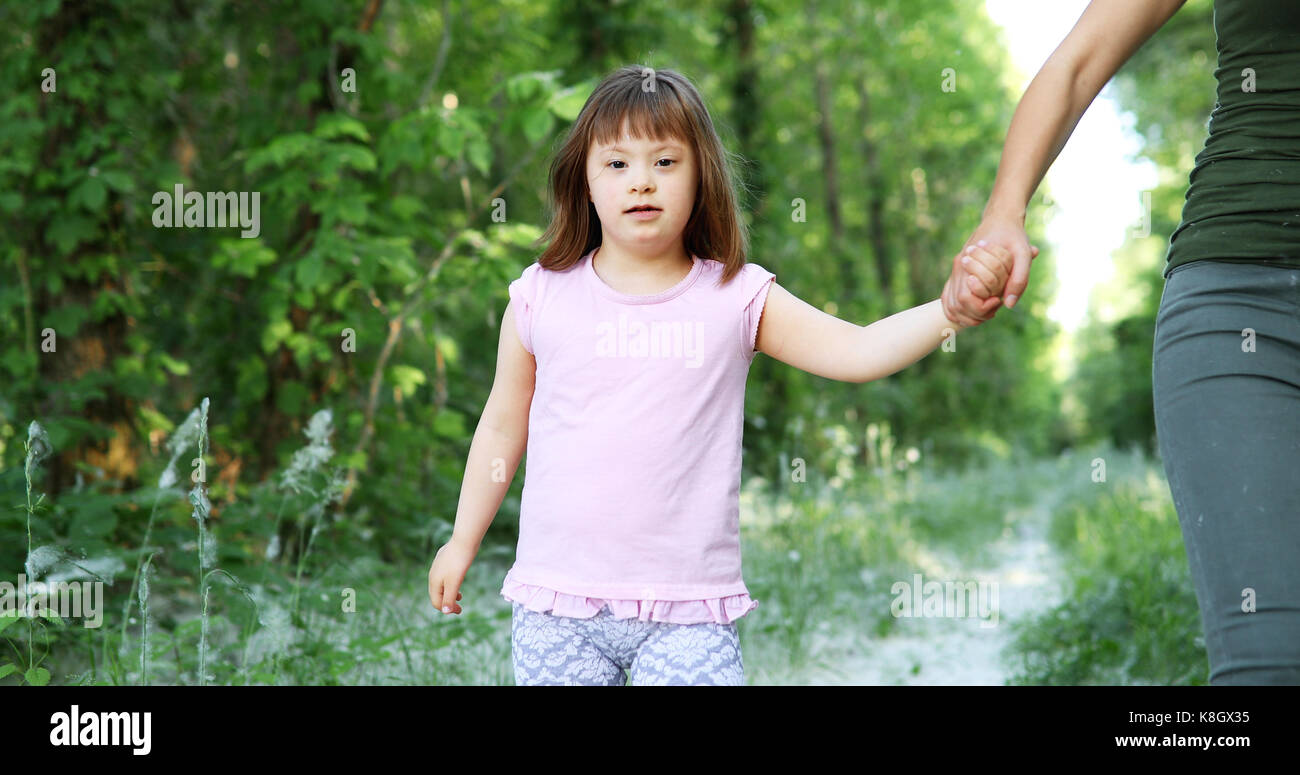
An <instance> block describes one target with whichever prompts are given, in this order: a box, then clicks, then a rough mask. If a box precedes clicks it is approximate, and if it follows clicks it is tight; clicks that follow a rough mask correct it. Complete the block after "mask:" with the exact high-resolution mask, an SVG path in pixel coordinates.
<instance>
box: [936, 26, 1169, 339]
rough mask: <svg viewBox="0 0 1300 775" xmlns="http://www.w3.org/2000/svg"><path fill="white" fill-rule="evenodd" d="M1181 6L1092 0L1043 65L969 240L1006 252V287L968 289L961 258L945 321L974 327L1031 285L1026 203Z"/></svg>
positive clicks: (947, 294) (947, 289) (946, 294)
mask: <svg viewBox="0 0 1300 775" xmlns="http://www.w3.org/2000/svg"><path fill="white" fill-rule="evenodd" d="M1185 2H1186V0H1092V2H1091V3H1089V4H1088V7H1087V8H1085V9H1084V11H1083V14H1082V15H1081V16H1080V17H1079V21H1078V22H1076V23H1075V25H1074V28H1073V29H1072V30H1070V34H1069V35H1067V36H1066V38H1065V40H1064V41H1062V42H1061V45H1060V46H1058V47H1057V48H1056V50H1055V51H1053V52H1052V55H1051V56H1050V57H1048V58H1047V61H1046V62H1044V63H1043V66H1042V67H1041V68H1040V69H1039V71H1038V74H1037V75H1035V76H1034V79H1033V80H1032V81H1030V83H1029V87H1028V88H1027V89H1025V94H1024V96H1023V97H1021V98H1020V104H1019V105H1017V106H1016V112H1015V114H1014V115H1013V116H1012V118H1011V126H1010V128H1009V129H1008V130H1007V139H1006V143H1005V144H1004V145H1003V148H1002V159H1001V162H1000V163H999V165H998V173H997V178H996V179H995V181H994V184H993V192H992V194H991V195H990V196H989V200H988V204H987V205H986V206H985V208H984V215H983V220H982V222H981V223H980V225H979V228H977V229H976V230H975V232H974V233H973V234H972V235H971V237H970V239H968V240H967V241H966V244H967V245H973V244H975V242H976V241H977V240H981V239H983V240H987V241H988V242H989V243H990V244H993V245H998V246H1000V247H1003V248H1006V249H1007V250H1010V251H1011V252H1012V254H1013V256H1014V260H1015V268H1014V269H1013V270H1012V272H1011V277H1010V279H1009V280H1008V281H1007V284H1006V288H1005V289H999V292H998V293H997V294H995V295H993V296H990V297H987V298H985V297H983V295H982V294H978V293H974V292H972V291H971V290H970V288H968V287H967V284H966V277H967V275H968V272H967V271H966V269H965V268H963V267H962V265H961V264H960V263H958V262H959V260H960V258H961V256H962V255H963V254H962V253H958V254H957V256H956V257H955V258H954V259H953V267H952V274H951V276H950V278H949V282H948V284H947V285H945V286H944V291H943V296H942V299H943V309H944V312H945V313H946V314H947V315H948V316H949V317H950V318H952V319H953V320H956V321H959V322H961V323H962V324H963V325H968V326H970V325H979V323H980V322H982V321H984V320H988V319H989V318H991V317H992V316H993V314H994V312H995V311H996V310H997V307H998V306H999V304H1000V303H1001V300H1000V299H998V298H997V296H999V295H1002V294H1003V293H1005V299H1006V305H1007V306H1008V307H1014V306H1015V300H1016V297H1019V296H1020V295H1021V294H1022V293H1024V291H1025V287H1026V286H1027V285H1028V283H1029V265H1030V260H1031V259H1032V257H1033V255H1034V254H1033V250H1032V249H1031V248H1030V246H1029V242H1028V240H1027V239H1026V237H1025V228H1024V224H1025V209H1026V207H1028V203H1029V199H1030V197H1032V196H1033V195H1034V192H1035V191H1036V190H1038V185H1039V183H1041V182H1042V180H1043V176H1044V175H1046V174H1047V170H1048V168H1049V167H1051V166H1052V162H1054V161H1056V157H1057V155H1058V154H1060V152H1061V149H1062V148H1064V147H1065V143H1066V141H1067V140H1069V139H1070V135H1071V134H1072V133H1073V132H1074V128H1075V126H1077V125H1078V123H1079V119H1080V118H1082V117H1083V114H1084V112H1085V111H1087V110H1088V106H1089V105H1091V104H1092V101H1093V100H1094V99H1095V98H1096V97H1097V94H1098V93H1099V92H1100V91H1101V88H1102V87H1103V86H1105V85H1106V83H1107V82H1108V81H1110V79H1111V78H1112V77H1113V76H1114V75H1115V73H1116V72H1117V71H1118V70H1119V68H1120V66H1122V65H1123V64H1124V63H1125V62H1126V61H1128V59H1129V57H1131V56H1132V55H1133V53H1134V52H1135V51H1137V50H1138V49H1139V48H1140V47H1141V46H1142V44H1143V43H1145V42H1146V41H1147V39H1149V38H1150V37H1151V36H1152V35H1154V34H1155V33H1156V31H1157V30H1159V29H1160V28H1161V27H1162V26H1164V23H1165V22H1167V21H1168V20H1169V18H1170V17H1172V16H1173V15H1174V14H1175V13H1176V12H1177V11H1178V9H1179V8H1182V7H1183V4H1184V3H1185Z"/></svg>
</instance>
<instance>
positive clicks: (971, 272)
mask: <svg viewBox="0 0 1300 775" xmlns="http://www.w3.org/2000/svg"><path fill="white" fill-rule="evenodd" d="M967 259H970V260H967ZM962 266H963V267H964V268H965V269H966V272H967V274H968V279H967V280H966V285H967V287H969V288H970V289H971V291H973V292H974V293H976V294H978V295H979V296H980V297H981V298H982V299H984V298H988V297H989V296H992V295H993V293H994V291H995V290H998V289H1000V288H1001V286H1000V285H999V284H998V278H997V276H996V275H994V274H993V273H992V272H990V271H989V270H988V268H987V267H985V266H984V265H983V264H982V263H981V262H980V261H979V260H977V259H975V258H974V257H972V256H964V257H963V258H962ZM971 278H973V279H975V280H977V281H978V284H972V283H971Z"/></svg>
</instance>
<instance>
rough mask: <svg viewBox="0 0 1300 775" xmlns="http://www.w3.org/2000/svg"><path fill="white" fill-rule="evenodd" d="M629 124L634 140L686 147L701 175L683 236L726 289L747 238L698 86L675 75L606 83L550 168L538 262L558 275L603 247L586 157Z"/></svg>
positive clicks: (640, 71) (633, 75) (633, 70)
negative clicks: (713, 266)
mask: <svg viewBox="0 0 1300 775" xmlns="http://www.w3.org/2000/svg"><path fill="white" fill-rule="evenodd" d="M625 121H626V122H627V124H628V126H629V129H630V131H631V133H632V135H633V136H634V137H637V138H640V139H649V140H662V139H668V138H677V139H680V140H682V141H685V142H689V143H690V145H691V149H692V150H693V151H694V152H695V161H696V169H697V170H699V180H698V181H697V183H698V185H697V186H696V189H695V204H694V206H693V207H692V208H691V217H690V220H688V221H687V223H686V228H685V230H684V232H683V235H682V242H683V247H684V248H685V250H686V252H687V254H693V255H696V256H699V257H700V258H704V259H709V258H712V259H716V260H718V261H721V262H722V264H723V272H722V279H721V283H722V284H726V283H727V282H729V281H730V280H731V278H732V277H734V276H735V275H736V273H737V272H739V271H740V268H741V267H742V266H744V264H745V254H746V253H747V252H748V249H749V236H748V234H747V233H746V230H745V225H744V222H743V221H742V220H741V218H740V212H739V208H738V205H737V196H736V189H735V185H736V182H737V180H738V176H736V175H735V174H734V173H733V172H732V169H731V166H730V165H731V164H732V163H733V162H734V160H735V159H737V158H738V157H735V156H733V155H732V154H731V153H729V152H728V151H727V149H726V148H724V147H723V145H722V141H721V140H720V139H718V133H717V132H716V131H715V130H714V128H713V119H712V118H711V117H710V116H709V111H708V110H707V109H706V108H705V107H704V100H703V99H701V98H700V94H699V92H698V91H697V90H696V89H695V86H694V85H693V84H692V83H691V82H690V81H689V80H687V79H686V77H685V76H683V75H681V74H680V73H678V72H676V71H673V70H655V69H652V68H649V67H641V66H638V65H626V66H624V67H620V68H619V69H618V70H615V71H614V72H613V73H610V74H609V75H608V76H606V77H605V79H604V80H603V81H601V82H600V85H599V86H597V87H596V88H595V90H594V91H592V93H591V96H590V97H588V98H587V102H586V104H584V105H583V106H582V112H581V113H579V114H578V118H577V120H576V121H574V123H573V126H572V127H571V128H570V129H569V135H568V137H567V138H565V140H564V144H563V146H562V147H561V148H560V150H559V152H557V153H556V155H555V158H554V159H553V160H552V161H551V172H550V188H549V196H550V200H551V212H552V217H551V222H550V225H549V226H547V228H546V233H545V234H543V235H542V236H541V238H540V239H538V241H537V244H541V243H542V242H547V241H549V242H550V244H549V245H548V246H547V247H546V249H545V250H544V251H543V252H542V255H541V256H540V257H539V258H538V259H537V262H538V263H539V264H541V266H542V268H543V269H552V270H555V271H562V270H564V269H568V268H569V267H571V266H573V265H574V264H576V263H577V262H578V261H579V260H581V258H582V257H583V256H585V255H586V254H587V253H588V252H589V251H590V250H592V249H593V248H595V247H597V246H598V245H600V242H601V230H600V218H599V217H598V216H597V214H596V206H595V205H594V204H593V203H592V202H591V200H590V199H589V198H588V188H587V149H588V148H590V147H591V144H592V142H593V141H595V142H597V143H608V142H614V141H617V140H618V135H619V130H620V129H621V128H622V126H623V124H624V122H625Z"/></svg>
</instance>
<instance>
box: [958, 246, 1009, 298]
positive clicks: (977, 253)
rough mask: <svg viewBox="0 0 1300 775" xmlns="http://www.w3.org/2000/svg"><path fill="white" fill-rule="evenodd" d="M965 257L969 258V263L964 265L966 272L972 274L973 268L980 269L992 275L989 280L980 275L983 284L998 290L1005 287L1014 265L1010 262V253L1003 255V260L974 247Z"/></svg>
mask: <svg viewBox="0 0 1300 775" xmlns="http://www.w3.org/2000/svg"><path fill="white" fill-rule="evenodd" d="M966 257H968V258H970V261H969V262H966V264H965V265H966V269H967V271H969V272H972V273H974V272H975V271H976V270H975V269H974V268H973V267H976V266H979V267H982V268H983V269H985V270H986V271H987V272H988V273H989V274H991V275H992V279H991V280H990V279H989V278H988V277H986V276H984V275H982V274H981V275H980V276H981V278H983V279H984V281H985V284H987V285H989V286H990V287H993V288H997V289H999V290H1000V289H1001V288H1002V287H1003V286H1004V285H1006V282H1007V278H1008V277H1010V276H1011V269H1012V267H1013V266H1014V263H1015V262H1014V261H1012V259H1011V254H1010V253H1005V258H999V257H998V256H997V255H994V254H993V253H991V252H989V251H988V250H985V249H984V248H981V247H976V248H975V249H974V250H972V251H971V252H970V253H968V254H967V256H966Z"/></svg>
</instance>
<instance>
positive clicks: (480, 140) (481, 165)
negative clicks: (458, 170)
mask: <svg viewBox="0 0 1300 775" xmlns="http://www.w3.org/2000/svg"><path fill="white" fill-rule="evenodd" d="M468 156H469V163H470V164H472V165H474V169H476V170H478V171H479V174H481V175H487V174H488V170H489V169H490V168H491V166H492V146H490V145H489V144H488V141H487V138H485V137H483V136H481V135H475V136H474V137H473V138H471V139H470V141H469V153H468Z"/></svg>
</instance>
